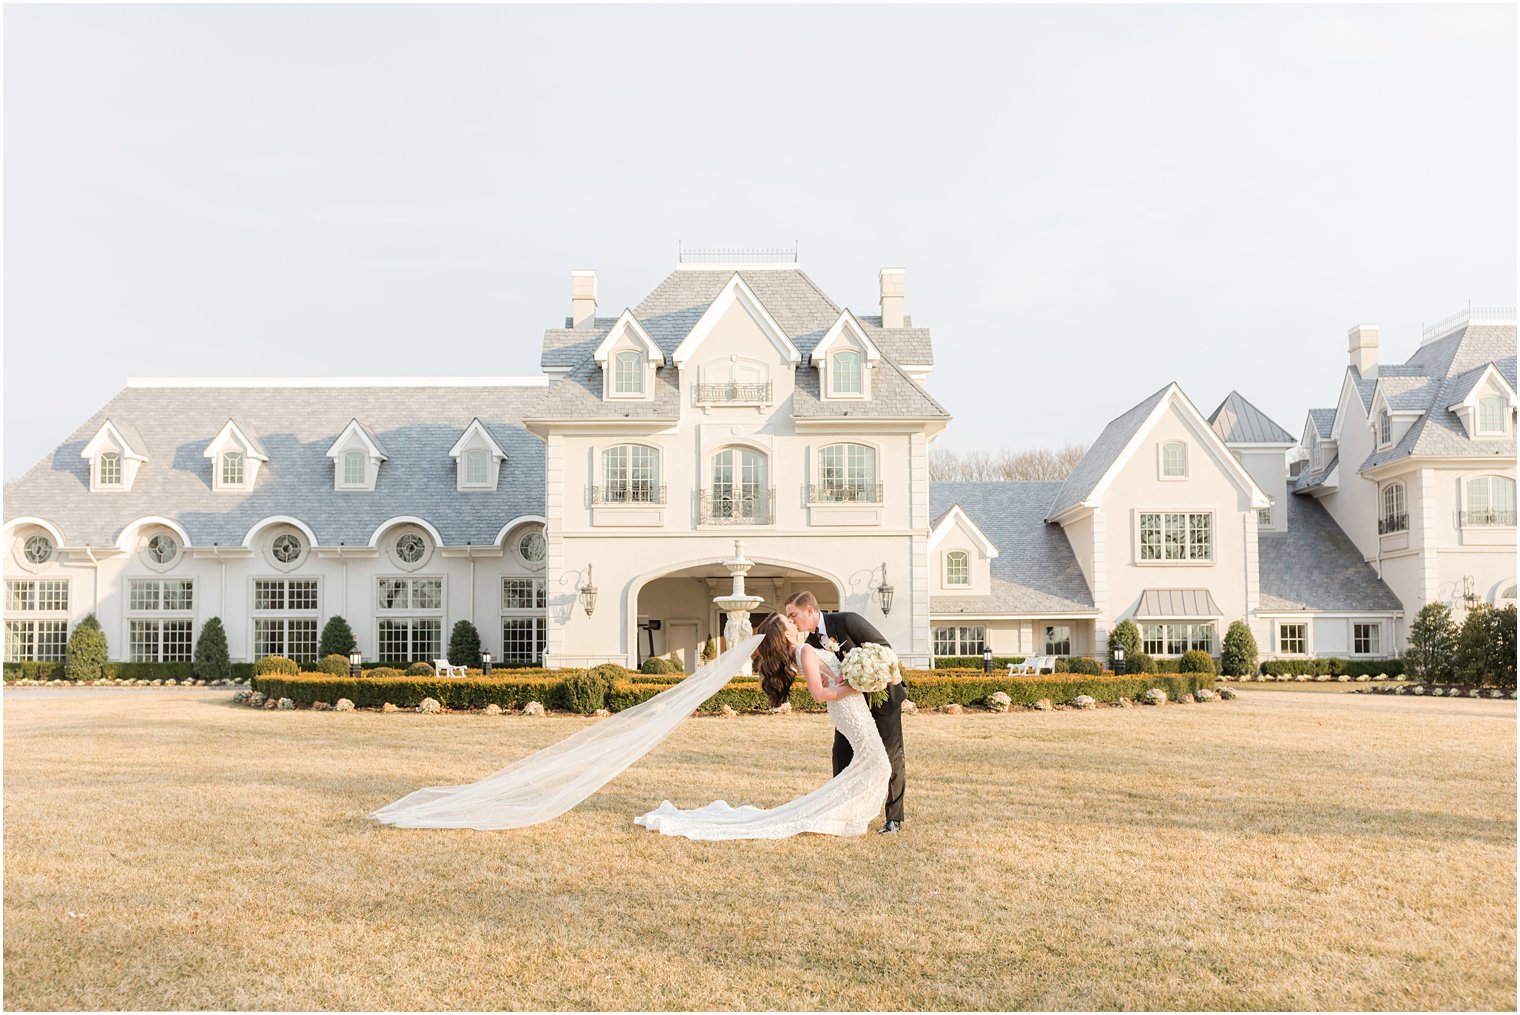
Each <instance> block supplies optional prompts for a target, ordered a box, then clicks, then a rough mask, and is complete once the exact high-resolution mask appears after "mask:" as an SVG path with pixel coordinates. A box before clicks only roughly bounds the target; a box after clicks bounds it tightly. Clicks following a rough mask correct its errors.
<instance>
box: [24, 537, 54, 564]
mask: <svg viewBox="0 0 1520 1015" xmlns="http://www.w3.org/2000/svg"><path fill="white" fill-rule="evenodd" d="M21 552H22V553H23V554H25V556H26V559H27V562H28V563H31V564H46V563H47V562H48V561H50V560H52V559H53V541H52V540H51V539H49V538H48V537H47V536H27V537H26V543H25V544H24V545H23V548H22V551H21Z"/></svg>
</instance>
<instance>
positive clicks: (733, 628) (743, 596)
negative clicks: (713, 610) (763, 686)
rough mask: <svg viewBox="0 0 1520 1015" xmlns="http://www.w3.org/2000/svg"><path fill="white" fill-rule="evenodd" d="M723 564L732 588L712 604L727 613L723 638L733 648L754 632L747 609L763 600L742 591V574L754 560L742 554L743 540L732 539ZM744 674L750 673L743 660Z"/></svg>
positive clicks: (745, 661) (752, 607)
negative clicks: (729, 555) (731, 552)
mask: <svg viewBox="0 0 1520 1015" xmlns="http://www.w3.org/2000/svg"><path fill="white" fill-rule="evenodd" d="M723 566H724V567H726V568H728V573H729V574H731V575H733V576H734V588H733V591H732V592H730V593H729V594H728V595H726V596H718V597H717V598H715V599H714V600H713V604H714V605H716V606H717V607H718V609H720V610H722V611H723V612H724V613H726V614H728V623H727V624H726V625H725V626H724V628H723V640H724V642H725V644H726V646H727V647H728V648H733V647H734V646H735V645H737V644H739V643H740V642H741V641H743V640H744V639H745V638H748V637H749V636H750V635H752V634H754V633H755V631H754V628H752V627H750V624H749V611H751V610H753V609H754V608H755V607H757V606H759V605H760V604H761V603H762V602H763V601H764V600H762V599H761V598H760V597H759V596H752V595H750V594H749V593H747V592H745V591H744V575H745V574H746V573H747V572H748V571H749V569H750V568H752V567H754V566H755V562H754V561H752V560H750V559H749V558H748V557H746V556H745V555H744V540H742V539H736V540H734V555H733V558H732V559H730V560H725V561H724V562H723ZM741 672H743V673H745V674H748V673H750V672H751V671H750V662H749V660H748V659H746V660H744V669H743V670H742V671H741Z"/></svg>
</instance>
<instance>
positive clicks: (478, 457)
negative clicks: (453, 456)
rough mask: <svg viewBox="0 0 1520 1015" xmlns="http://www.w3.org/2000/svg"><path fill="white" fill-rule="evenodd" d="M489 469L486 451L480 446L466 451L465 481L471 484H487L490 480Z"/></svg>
mask: <svg viewBox="0 0 1520 1015" xmlns="http://www.w3.org/2000/svg"><path fill="white" fill-rule="evenodd" d="M488 475H489V469H487V467H486V453H485V452H484V451H482V450H480V449H479V448H476V449H474V450H473V451H466V452H465V453H464V481H465V482H466V483H467V484H469V485H470V486H485V485H486V483H487V482H488V481H489V480H488Z"/></svg>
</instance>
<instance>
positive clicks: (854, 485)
mask: <svg viewBox="0 0 1520 1015" xmlns="http://www.w3.org/2000/svg"><path fill="white" fill-rule="evenodd" d="M818 500H820V501H822V502H824V503H838V502H846V501H863V502H865V503H868V504H874V503H879V502H880V501H881V487H880V486H879V485H878V484H877V482H876V449H875V448H871V447H867V446H866V445H864V444H830V445H829V446H828V447H826V448H824V449H823V450H822V451H820V452H819V453H818Z"/></svg>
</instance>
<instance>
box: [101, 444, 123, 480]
mask: <svg viewBox="0 0 1520 1015" xmlns="http://www.w3.org/2000/svg"><path fill="white" fill-rule="evenodd" d="M97 470H98V471H97V475H96V480H95V482H96V483H98V484H99V485H101V486H120V485H121V453H120V452H117V451H106V452H103V453H102V454H101V456H100V464H99V465H98V466H97Z"/></svg>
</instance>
